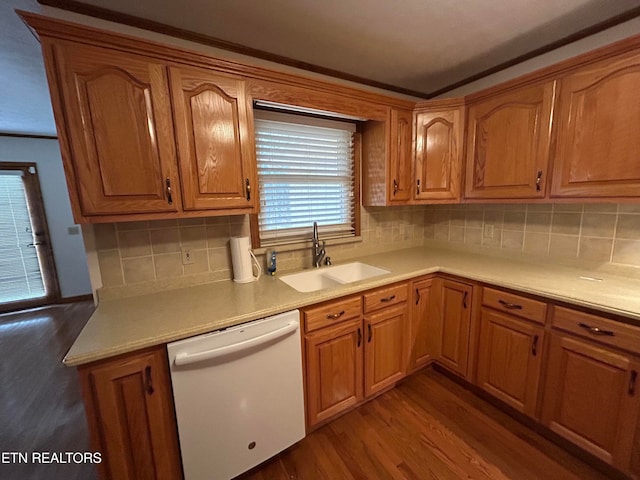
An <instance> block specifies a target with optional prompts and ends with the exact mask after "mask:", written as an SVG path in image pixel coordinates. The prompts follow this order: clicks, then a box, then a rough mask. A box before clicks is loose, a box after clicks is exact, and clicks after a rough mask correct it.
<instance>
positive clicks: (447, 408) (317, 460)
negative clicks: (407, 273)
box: [236, 369, 613, 480]
mask: <svg viewBox="0 0 640 480" xmlns="http://www.w3.org/2000/svg"><path fill="white" fill-rule="evenodd" d="M611 478H613V477H612V476H611V475H605V474H602V473H599V472H598V471H596V470H594V469H593V468H591V467H590V466H588V465H586V464H585V463H583V462H582V461H581V460H579V459H578V458H577V457H575V456H572V455H570V454H569V453H567V452H566V451H564V450H563V449H561V448H560V447H558V446H556V445H555V444H554V443H552V442H550V441H548V440H546V439H545V438H543V437H541V436H540V435H538V434H536V433H535V432H533V431H532V430H530V429H528V428H526V427H525V426H523V425H522V424H520V423H518V422H516V421H515V420H514V419H512V418H511V417H509V416H508V415H506V414H504V413H503V412H501V411H500V410H498V409H496V408H495V407H493V406H492V405H490V404H489V403H487V402H485V401H484V400H482V399H480V398H478V397H476V396H475V395H473V394H472V393H471V392H469V391H467V390H466V389H464V388H463V387H461V386H460V385H458V384H457V383H455V382H453V381H452V380H450V379H449V378H447V377H446V376H444V375H442V374H441V373H438V372H436V371H434V370H431V369H428V370H424V371H422V372H420V373H418V374H415V375H413V376H411V377H410V378H409V379H407V380H406V381H405V382H403V383H402V384H401V385H399V386H398V387H396V388H395V389H393V390H391V391H389V392H387V393H385V394H383V395H381V396H380V397H378V398H377V399H375V400H373V401H371V402H369V403H367V404H365V405H363V406H362V407H360V408H358V409H357V410H354V411H352V412H350V413H348V414H346V415H344V416H342V417H340V418H338V419H337V420H334V421H333V422H331V423H330V424H328V425H326V426H324V427H322V428H321V429H319V430H317V431H315V432H314V433H312V434H311V435H309V436H307V437H306V438H305V439H304V440H302V441H301V442H299V443H297V444H296V445H294V446H293V447H291V448H290V449H288V450H287V451H285V452H283V453H282V454H280V455H278V456H277V457H275V458H273V459H271V460H270V461H268V462H266V463H265V464H263V465H261V466H260V467H258V468H256V469H254V470H253V471H251V472H249V473H248V474H245V475H242V476H240V477H238V479H236V480H280V479H282V480H291V479H297V480H303V479H304V480H307V479H308V480H320V479H324V480H335V479H344V480H347V479H362V480H369V479H407V480H435V479H440V480H445V479H446V480H448V479H481V480H507V479H509V480H534V479H535V480H542V479H544V480H565V479H566V480H605V479H611Z"/></svg>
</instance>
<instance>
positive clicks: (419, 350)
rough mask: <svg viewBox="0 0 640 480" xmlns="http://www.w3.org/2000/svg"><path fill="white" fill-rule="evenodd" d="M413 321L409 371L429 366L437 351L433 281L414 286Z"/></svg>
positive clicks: (424, 280) (411, 325)
mask: <svg viewBox="0 0 640 480" xmlns="http://www.w3.org/2000/svg"><path fill="white" fill-rule="evenodd" d="M412 292H413V297H412V303H411V321H410V325H409V334H408V341H409V360H408V361H409V365H408V368H407V369H408V371H410V372H411V371H414V370H417V369H418V368H420V367H423V366H425V365H427V364H428V363H429V362H431V361H432V360H433V358H434V352H435V351H436V345H435V336H434V334H433V332H434V331H435V327H436V325H435V323H436V319H435V315H434V313H433V308H432V301H431V299H432V297H433V279H431V278H428V279H423V280H418V281H415V282H413V284H412Z"/></svg>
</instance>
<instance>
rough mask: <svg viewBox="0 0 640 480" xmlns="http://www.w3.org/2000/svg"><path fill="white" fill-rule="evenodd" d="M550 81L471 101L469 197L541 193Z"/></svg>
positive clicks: (534, 195)
mask: <svg viewBox="0 0 640 480" xmlns="http://www.w3.org/2000/svg"><path fill="white" fill-rule="evenodd" d="M554 85H555V84H554V82H548V83H544V84H540V85H534V86H531V87H526V88H522V89H519V90H516V91H513V92H508V93H504V94H501V95H498V96H495V97H490V98H488V99H486V100H483V101H480V102H478V103H475V104H472V105H471V106H470V107H469V116H468V123H467V171H466V177H465V196H466V197H467V198H541V197H544V196H545V183H546V177H547V174H548V172H547V165H548V163H549V148H550V147H549V130H550V127H551V109H552V105H553V97H554Z"/></svg>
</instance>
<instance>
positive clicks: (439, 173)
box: [413, 106, 464, 203]
mask: <svg viewBox="0 0 640 480" xmlns="http://www.w3.org/2000/svg"><path fill="white" fill-rule="evenodd" d="M463 139H464V107H462V106H458V107H452V108H448V109H445V108H442V109H439V110H433V111H431V110H429V111H419V112H417V113H416V114H415V145H416V147H415V148H416V156H415V166H414V173H415V175H414V177H415V178H414V184H413V198H414V199H415V200H418V201H422V200H436V201H439V200H444V201H447V200H449V201H455V200H460V188H461V173H462V148H463ZM420 203H422V202H420Z"/></svg>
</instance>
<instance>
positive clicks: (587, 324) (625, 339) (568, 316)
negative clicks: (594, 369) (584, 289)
mask: <svg viewBox="0 0 640 480" xmlns="http://www.w3.org/2000/svg"><path fill="white" fill-rule="evenodd" d="M552 324H553V326H554V327H556V328H559V329H561V330H565V331H567V332H571V333H575V334H576V335H579V336H581V337H585V338H590V339H591V340H595V341H597V342H600V343H604V344H606V345H611V346H613V347H618V348H621V349H623V350H627V351H629V352H634V353H640V327H634V326H632V325H627V324H625V323H621V322H616V321H615V320H609V319H607V318H602V317H599V316H597V315H591V314H589V313H584V312H579V311H577V310H571V309H569V308H563V307H556V306H554V307H553V320H552Z"/></svg>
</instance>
